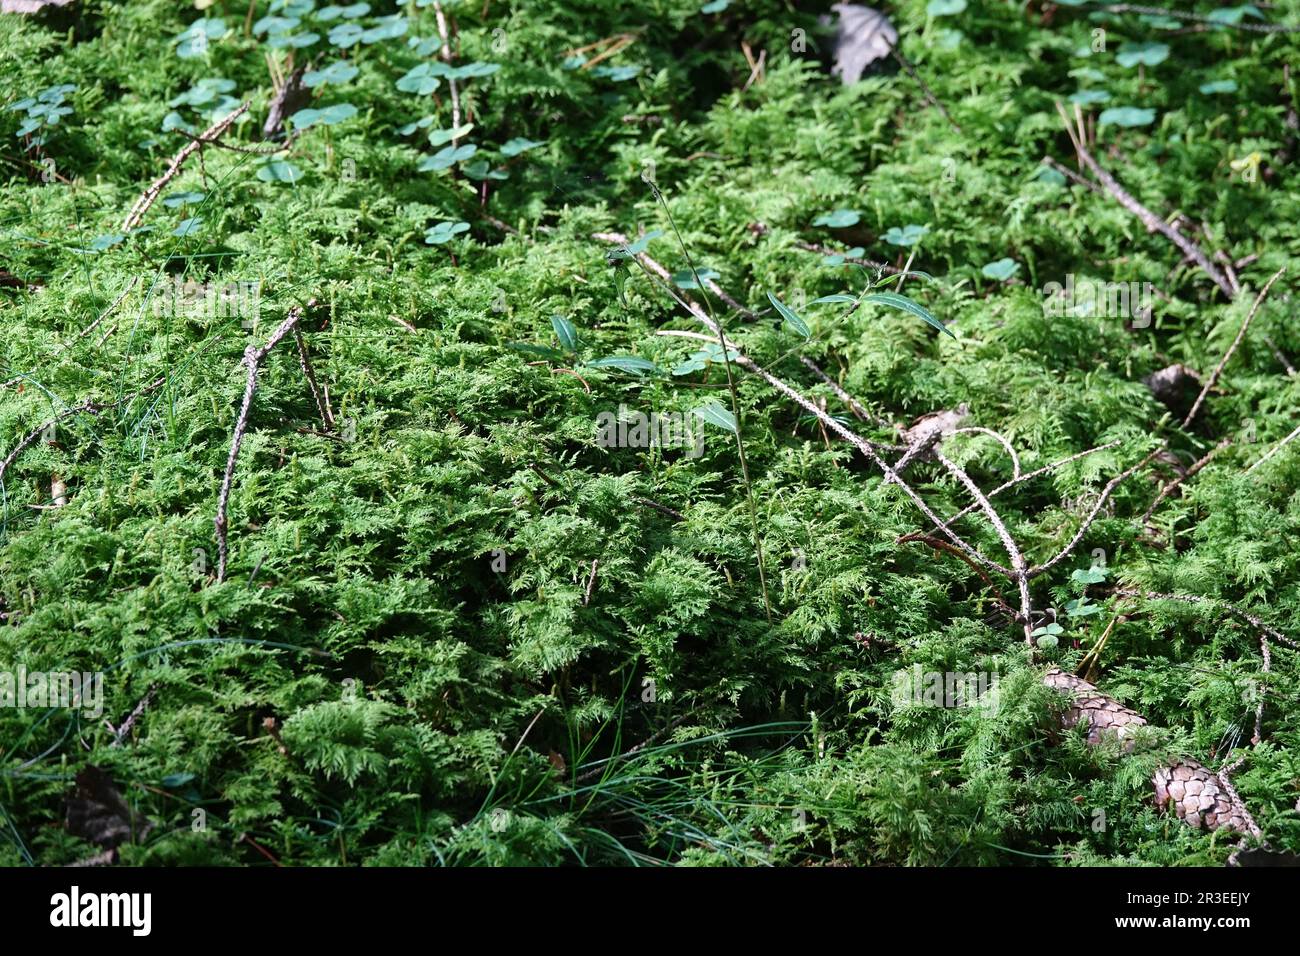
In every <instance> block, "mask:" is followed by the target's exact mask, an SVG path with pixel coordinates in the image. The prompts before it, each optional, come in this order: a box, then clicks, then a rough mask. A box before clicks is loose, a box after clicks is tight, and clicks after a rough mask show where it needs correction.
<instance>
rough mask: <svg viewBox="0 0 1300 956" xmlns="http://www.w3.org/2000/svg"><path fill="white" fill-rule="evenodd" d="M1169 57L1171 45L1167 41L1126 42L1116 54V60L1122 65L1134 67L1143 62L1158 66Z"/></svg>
mask: <svg viewBox="0 0 1300 956" xmlns="http://www.w3.org/2000/svg"><path fill="white" fill-rule="evenodd" d="M1168 58H1169V45H1168V44H1166V43H1155V42H1154V41H1147V42H1146V43H1124V44H1122V45H1121V46H1120V48H1119V53H1117V54H1116V55H1115V62H1116V63H1118V64H1119V65H1120V66H1122V67H1126V68H1127V67H1133V66H1137V65H1138V64H1139V63H1142V64H1144V65H1146V66H1158V65H1160V64H1161V63H1163V62H1165V60H1167V59H1168Z"/></svg>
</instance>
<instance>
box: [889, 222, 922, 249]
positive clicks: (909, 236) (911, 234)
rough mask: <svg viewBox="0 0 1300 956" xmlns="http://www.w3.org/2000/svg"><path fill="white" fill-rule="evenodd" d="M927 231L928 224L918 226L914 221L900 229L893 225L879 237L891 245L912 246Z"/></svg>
mask: <svg viewBox="0 0 1300 956" xmlns="http://www.w3.org/2000/svg"><path fill="white" fill-rule="evenodd" d="M929 231H930V227H929V226H918V225H917V224H916V223H911V224H909V225H906V226H904V227H903V228H902V229H900V228H898V227H897V226H893V227H891V228H890V229H889V230H888V231H887V232H886V233H885V234H884V235H883V236H881V238H882V239H884V240H885V242H887V243H889V244H890V245H891V246H914V245H916V244H917V243H918V242H920V241H921V239H922V238H924V236H925V234H926V233H927V232H929Z"/></svg>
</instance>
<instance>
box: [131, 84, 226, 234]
mask: <svg viewBox="0 0 1300 956" xmlns="http://www.w3.org/2000/svg"><path fill="white" fill-rule="evenodd" d="M250 102H251V101H250ZM249 105H250V104H249V102H245V103H244V104H243V105H242V106H240V107H239V108H237V109H235V110H234V111H233V112H231V113H229V114H227V115H226V116H224V117H222V118H221V119H219V120H217V121H216V122H215V123H213V124H212V125H211V126H209V127H208V128H207V129H206V130H204V131H203V132H202V133H200V134H199V135H198V136H197V137H195V138H194V139H192V140H190V141H189V142H188V143H186V144H185V145H184V146H182V147H181V151H180V152H179V153H177V154H176V155H175V157H173V159H172V161H171V165H169V166H168V167H167V171H166V172H165V173H163V174H162V175H161V176H159V177H158V178H157V179H155V180H154V182H153V185H151V186H150V187H149V188H148V189H146V190H145V191H144V192H143V193H142V194H141V196H140V198H139V199H137V200H136V202H135V205H134V206H132V207H131V211H130V212H129V213H127V216H126V219H125V220H123V222H122V231H123V232H129V231H130V230H132V229H134V228H135V227H136V226H138V225H139V224H140V220H141V219H142V218H143V217H144V214H145V213H146V212H148V211H149V207H150V206H152V205H153V204H154V202H155V201H156V200H157V199H158V196H159V195H160V194H161V193H162V191H163V190H164V189H165V188H166V187H167V184H168V183H170V182H171V181H172V180H173V179H175V178H176V175H177V174H178V173H179V172H180V171H181V167H182V166H184V165H185V160H187V159H189V158H190V156H192V155H193V154H194V153H195V152H196V151H197V150H199V149H201V148H202V147H203V145H204V144H205V143H211V142H213V141H214V140H216V139H217V138H218V137H220V136H222V135H223V134H224V133H225V132H226V130H228V129H230V126H231V124H232V123H234V122H235V120H237V119H239V117H241V116H243V115H244V114H245V113H247V112H248V107H249Z"/></svg>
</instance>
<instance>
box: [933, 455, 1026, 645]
mask: <svg viewBox="0 0 1300 956" xmlns="http://www.w3.org/2000/svg"><path fill="white" fill-rule="evenodd" d="M933 454H934V457H935V458H936V459H938V461H939V464H941V465H943V466H944V467H945V468H947V469H948V471H950V472H951V473H952V474H953V475H954V476H956V478H957V480H958V481H960V482H961V483H962V484H963V485H965V486H966V490H967V491H969V492H970V493H971V497H972V498H974V499H975V501H976V503H978V504H979V506H980V510H982V511H983V512H984V516H985V517H986V518H988V519H989V524H991V525H993V530H994V531H996V532H997V535H998V538H999V539H1000V540H1001V541H1002V547H1004V548H1005V549H1006V551H1007V557H1008V558H1010V559H1011V570H1012V572H1014V573H1013V574H1012V575H1011V577H1012V579H1013V580H1014V581H1015V582H1016V588H1017V589H1018V590H1019V591H1020V619H1021V622H1022V625H1023V627H1024V629H1025V643H1027V644H1029V645H1030V646H1031V647H1032V646H1033V643H1034V638H1033V635H1032V632H1033V629H1034V626H1033V624H1032V623H1031V621H1032V620H1033V605H1032V604H1031V603H1030V600H1029V578H1028V577H1027V576H1026V574H1025V558H1024V555H1022V554H1021V553H1020V548H1019V547H1017V545H1016V542H1015V539H1014V538H1012V537H1011V532H1009V531H1008V530H1007V526H1006V524H1005V523H1003V521H1002V518H1001V517H999V516H998V513H997V512H996V511H995V510H994V509H993V505H992V503H990V501H989V499H988V498H987V497H986V496H985V495H984V492H982V491H980V489H979V486H978V485H977V484H975V482H973V481H972V480H971V477H970V475H968V474H966V472H965V471H964V470H962V469H961V468H960V467H959V466H957V465H956V464H954V463H953V462H952V461H950V460H949V459H948V458H946V457H945V456H944V454H943V452H941V451H939V449H938V448H937V447H936V448H935V449H934V452H933Z"/></svg>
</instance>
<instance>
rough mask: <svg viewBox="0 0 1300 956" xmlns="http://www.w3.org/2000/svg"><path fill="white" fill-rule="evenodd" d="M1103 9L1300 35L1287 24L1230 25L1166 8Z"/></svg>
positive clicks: (1117, 6)
mask: <svg viewBox="0 0 1300 956" xmlns="http://www.w3.org/2000/svg"><path fill="white" fill-rule="evenodd" d="M1101 9H1102V10H1105V11H1106V12H1107V13H1142V14H1146V15H1147V16H1152V17H1170V18H1172V19H1174V20H1187V21H1192V22H1194V23H1204V24H1206V25H1208V26H1212V27H1230V28H1232V29H1233V30H1245V31H1246V32H1248V33H1300V27H1293V26H1288V25H1287V24H1285V23H1246V22H1245V21H1244V20H1243V21H1241V22H1240V23H1228V22H1226V21H1223V20H1215V19H1213V18H1212V17H1207V16H1205V15H1204V14H1200V13H1184V12H1183V11H1181V10H1168V9H1166V8H1164V7H1144V6H1137V5H1134V4H1131V3H1112V4H1108V5H1106V6H1104V7H1101Z"/></svg>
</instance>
